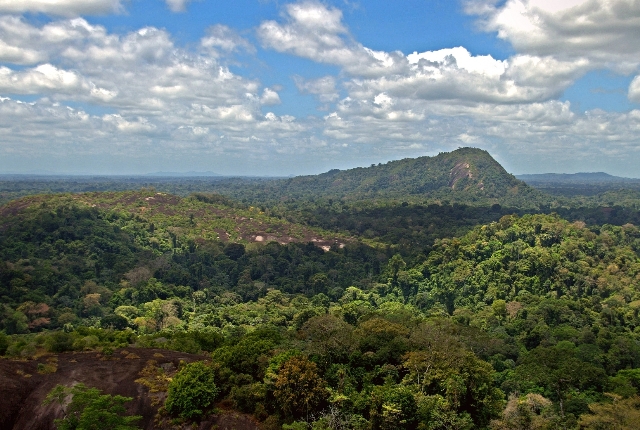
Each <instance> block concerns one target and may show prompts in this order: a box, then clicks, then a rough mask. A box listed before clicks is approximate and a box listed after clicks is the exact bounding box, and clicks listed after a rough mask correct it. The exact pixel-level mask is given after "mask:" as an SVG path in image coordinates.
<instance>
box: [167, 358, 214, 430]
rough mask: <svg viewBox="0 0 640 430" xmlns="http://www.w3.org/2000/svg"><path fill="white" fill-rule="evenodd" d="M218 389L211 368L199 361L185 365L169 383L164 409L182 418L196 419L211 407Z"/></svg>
mask: <svg viewBox="0 0 640 430" xmlns="http://www.w3.org/2000/svg"><path fill="white" fill-rule="evenodd" d="M217 395H218V388H217V387H216V384H215V372H214V370H213V368H212V367H211V366H210V365H208V364H206V363H204V362H201V361H197V362H194V363H189V364H185V365H184V366H183V367H182V368H181V369H180V370H179V371H178V373H177V374H176V375H175V376H174V377H173V379H172V380H171V382H170V383H169V387H168V392H167V400H166V402H165V408H166V409H167V411H168V412H169V413H171V414H175V415H179V416H181V417H183V418H196V417H199V416H200V415H202V414H203V413H204V412H205V410H206V409H207V408H208V407H209V406H211V404H212V403H213V401H214V400H215V398H216V396H217Z"/></svg>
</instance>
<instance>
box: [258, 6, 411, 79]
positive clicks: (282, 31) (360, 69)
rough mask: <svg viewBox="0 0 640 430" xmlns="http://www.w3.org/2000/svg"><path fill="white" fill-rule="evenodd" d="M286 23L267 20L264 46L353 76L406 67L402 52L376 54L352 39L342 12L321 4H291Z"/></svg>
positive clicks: (262, 29) (261, 32)
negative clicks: (331, 65)
mask: <svg viewBox="0 0 640 430" xmlns="http://www.w3.org/2000/svg"><path fill="white" fill-rule="evenodd" d="M285 11H286V13H285V20H286V22H285V23H284V24H280V23H278V22H276V21H265V22H263V23H262V24H260V27H259V28H258V37H259V38H260V40H261V41H262V44H263V46H265V47H267V48H271V49H274V50H276V51H278V52H285V53H290V54H293V55H297V56H300V57H304V58H309V59H312V60H314V61H318V62H322V63H328V64H335V65H338V66H340V67H343V68H344V70H345V71H347V72H348V73H350V74H353V75H360V76H375V75H380V74H386V73H390V72H393V70H394V69H398V68H401V67H403V65H405V64H406V60H405V58H404V56H403V55H402V53H400V52H392V53H387V52H381V51H374V50H371V49H368V48H366V47H364V46H362V45H361V44H359V43H356V42H354V41H353V40H351V37H350V35H349V33H348V31H347V28H346V27H345V26H344V24H343V23H342V12H341V11H340V10H339V9H335V8H329V7H326V6H325V5H323V4H321V3H317V2H303V3H294V4H289V5H287V6H286V8H285Z"/></svg>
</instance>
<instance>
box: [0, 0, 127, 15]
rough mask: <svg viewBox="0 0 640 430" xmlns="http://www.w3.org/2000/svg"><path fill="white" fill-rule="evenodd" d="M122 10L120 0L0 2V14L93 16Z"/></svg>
mask: <svg viewBox="0 0 640 430" xmlns="http://www.w3.org/2000/svg"><path fill="white" fill-rule="evenodd" d="M122 10H123V7H122V2H121V0H0V13H7V12H8V13H25V12H40V13H46V14H50V15H62V16H79V15H95V14H105V13H112V12H120V11H122Z"/></svg>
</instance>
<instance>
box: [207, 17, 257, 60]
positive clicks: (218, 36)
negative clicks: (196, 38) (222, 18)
mask: <svg viewBox="0 0 640 430" xmlns="http://www.w3.org/2000/svg"><path fill="white" fill-rule="evenodd" d="M200 44H201V45H202V47H204V48H209V49H216V50H222V51H226V52H232V51H237V50H239V49H244V50H246V51H248V52H251V53H254V52H255V48H254V46H253V45H252V44H251V43H250V42H249V41H248V40H246V39H245V38H243V37H242V36H240V35H239V34H238V33H237V32H236V31H234V30H232V29H231V28H229V27H227V26H226V25H222V24H216V25H213V26H211V27H209V29H208V30H207V36H205V37H203V38H202V40H201V41H200Z"/></svg>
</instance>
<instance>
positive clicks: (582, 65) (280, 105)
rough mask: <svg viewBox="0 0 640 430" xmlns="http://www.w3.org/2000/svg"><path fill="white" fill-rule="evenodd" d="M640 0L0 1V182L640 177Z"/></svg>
mask: <svg viewBox="0 0 640 430" xmlns="http://www.w3.org/2000/svg"><path fill="white" fill-rule="evenodd" d="M638 28H640V4H639V3H638V2H637V1H632V0H553V1H552V0H506V1H505V0H502V1H495V0H462V1H455V0H450V1H442V0H433V1H431V0H422V1H418V0H405V1H397V2H389V1H366V2H363V1H352V0H335V1H298V2H296V1H293V2H286V1H270V0H254V1H251V0H238V1H235V2H214V1H208V0H193V1H185V0H166V1H163V0H129V1H127V0H19V1H16V0H0V173H9V172H11V173H27V172H51V173H95V174H141V173H148V172H157V171H178V172H180V171H183V172H187V171H214V172H218V173H221V174H225V175H277V176H279V175H291V174H311V173H320V172H323V171H327V170H329V169H332V168H349V167H355V166H366V165H369V164H371V163H379V162H385V161H388V160H392V159H400V158H405V157H416V156H421V155H435V154H437V153H438V152H442V151H451V150H453V149H456V148H458V147H461V146H475V147H480V148H483V149H486V150H488V151H489V152H490V153H491V154H492V155H493V156H494V157H495V158H496V159H497V160H498V161H500V162H501V163H503V165H504V166H505V167H506V168H507V170H509V171H510V172H513V173H516V174H517V173H543V172H569V173H570V172H578V171H606V172H608V173H611V174H615V175H621V176H630V177H640V172H639V171H638V169H637V167H636V166H638V165H640V133H638V131H640V77H638V76H639V75H640V32H638V30H637V29H638Z"/></svg>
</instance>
